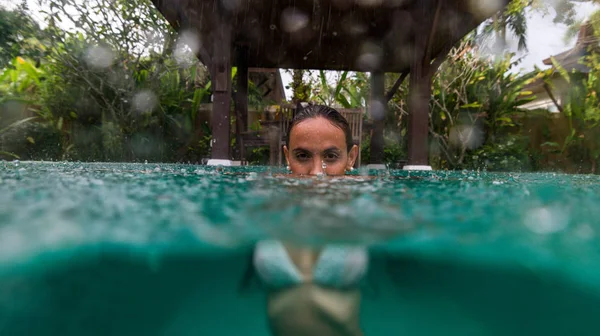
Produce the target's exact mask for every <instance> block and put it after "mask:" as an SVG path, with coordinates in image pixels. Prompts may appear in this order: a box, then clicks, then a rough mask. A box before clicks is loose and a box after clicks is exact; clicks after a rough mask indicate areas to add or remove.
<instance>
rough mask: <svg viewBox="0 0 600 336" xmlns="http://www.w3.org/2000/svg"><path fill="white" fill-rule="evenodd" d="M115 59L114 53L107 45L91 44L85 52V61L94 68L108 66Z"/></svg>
mask: <svg viewBox="0 0 600 336" xmlns="http://www.w3.org/2000/svg"><path fill="white" fill-rule="evenodd" d="M114 60H115V53H114V52H113V51H112V50H111V49H110V48H108V47H104V46H97V45H96V46H91V47H89V48H88V49H87V52H86V54H85V62H86V63H87V64H88V65H89V66H91V67H93V68H96V69H103V68H108V67H109V66H111V65H112V64H113V62H114Z"/></svg>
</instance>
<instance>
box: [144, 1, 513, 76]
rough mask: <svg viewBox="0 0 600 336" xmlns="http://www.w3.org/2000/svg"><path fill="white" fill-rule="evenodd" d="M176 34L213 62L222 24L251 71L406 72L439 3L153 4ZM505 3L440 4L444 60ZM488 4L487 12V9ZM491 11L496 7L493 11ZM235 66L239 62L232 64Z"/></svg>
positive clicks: (437, 49) (435, 36)
mask: <svg viewBox="0 0 600 336" xmlns="http://www.w3.org/2000/svg"><path fill="white" fill-rule="evenodd" d="M152 1H153V3H154V4H155V6H156V7H157V8H158V9H159V11H160V12H161V13H162V14H163V15H164V17H165V18H166V19H167V21H168V22H169V23H170V24H171V25H172V26H173V27H174V28H175V29H177V30H178V31H186V30H187V31H192V32H193V33H196V34H197V35H196V36H197V37H198V39H199V41H200V45H201V48H202V49H204V50H202V51H201V52H200V53H199V55H200V58H201V60H202V61H203V62H207V63H209V62H210V61H209V60H208V59H207V58H209V57H208V55H213V54H214V52H215V50H214V41H213V39H216V38H218V35H216V34H214V32H215V31H216V30H217V29H219V25H220V22H219V21H220V20H225V21H227V23H229V24H230V25H231V29H232V34H233V37H232V41H233V43H234V44H236V45H246V46H248V66H249V67H257V68H294V69H325V70H355V71H365V72H366V71H383V72H397V73H401V72H405V71H407V70H408V69H409V68H410V62H411V53H410V51H411V50H412V49H413V48H414V46H415V43H417V42H416V40H417V39H419V38H427V36H422V34H421V33H422V29H423V27H422V23H426V22H424V21H428V19H429V18H428V16H431V15H432V14H434V12H436V6H437V4H438V2H437V1H436V0H354V1H353V0H294V1H291V0H152ZM505 3H506V0H499V1H496V0H494V1H484V0H441V1H439V4H440V6H441V7H440V8H439V15H440V18H441V19H440V20H439V22H438V24H437V25H436V28H435V31H434V32H433V33H432V34H430V35H431V36H432V42H431V47H430V48H431V51H432V55H439V54H440V53H442V52H443V51H444V50H445V49H447V48H448V45H453V44H454V43H456V42H457V41H458V40H460V39H461V38H462V37H463V36H464V35H465V34H467V33H468V32H470V31H472V30H473V29H474V28H475V27H477V25H478V24H479V23H481V22H482V21H483V20H485V19H486V18H488V17H490V16H491V15H493V14H494V13H495V12H496V11H498V10H499V9H501V8H502V7H503V6H504V5H505ZM485 4H487V5H485ZM490 4H491V5H490ZM233 65H234V66H236V65H237V62H236V61H235V60H234V61H233Z"/></svg>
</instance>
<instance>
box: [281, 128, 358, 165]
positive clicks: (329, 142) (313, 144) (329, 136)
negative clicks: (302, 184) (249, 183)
mask: <svg viewBox="0 0 600 336" xmlns="http://www.w3.org/2000/svg"><path fill="white" fill-rule="evenodd" d="M289 145H290V147H289V148H287V146H284V147H283V151H284V153H285V157H286V159H287V162H288V165H289V166H290V170H291V171H292V174H294V175H317V174H320V173H325V174H327V175H344V173H345V171H346V170H350V168H351V167H352V166H353V165H354V162H355V160H356V157H357V156H358V147H357V146H356V145H354V146H352V149H351V150H350V151H349V152H348V150H347V148H346V136H345V135H344V131H342V129H341V128H339V127H336V126H335V125H334V124H332V123H331V122H330V121H329V120H327V119H325V118H323V117H316V118H309V119H305V120H303V121H301V122H300V123H298V124H296V126H294V127H293V128H292V132H291V133H290V141H289ZM323 163H325V165H326V166H327V167H326V168H325V169H323ZM323 170H324V171H323Z"/></svg>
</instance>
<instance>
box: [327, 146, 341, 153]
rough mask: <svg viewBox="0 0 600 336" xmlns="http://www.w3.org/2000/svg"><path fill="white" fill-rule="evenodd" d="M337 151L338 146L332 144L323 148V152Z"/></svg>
mask: <svg viewBox="0 0 600 336" xmlns="http://www.w3.org/2000/svg"><path fill="white" fill-rule="evenodd" d="M339 151H340V149H339V148H337V147H335V146H333V147H329V148H327V149H325V150H324V151H323V152H324V153H325V152H339Z"/></svg>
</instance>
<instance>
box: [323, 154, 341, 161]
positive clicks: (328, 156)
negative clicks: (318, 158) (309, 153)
mask: <svg viewBox="0 0 600 336" xmlns="http://www.w3.org/2000/svg"><path fill="white" fill-rule="evenodd" d="M337 159H338V155H337V154H335V153H328V154H325V160H327V161H335V160H337Z"/></svg>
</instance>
